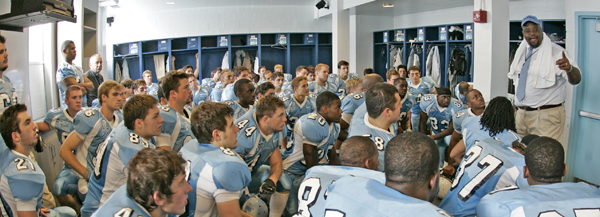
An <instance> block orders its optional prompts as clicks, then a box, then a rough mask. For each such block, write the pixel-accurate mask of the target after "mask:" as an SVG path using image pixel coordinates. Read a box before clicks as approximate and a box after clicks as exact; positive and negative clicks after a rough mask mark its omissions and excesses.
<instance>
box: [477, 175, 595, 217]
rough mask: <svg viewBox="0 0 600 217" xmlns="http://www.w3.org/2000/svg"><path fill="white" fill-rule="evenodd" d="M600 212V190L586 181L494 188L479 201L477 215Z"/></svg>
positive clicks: (571, 215) (574, 215) (567, 216)
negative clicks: (494, 189)
mask: <svg viewBox="0 0 600 217" xmlns="http://www.w3.org/2000/svg"><path fill="white" fill-rule="evenodd" d="M599 213H600V190H599V189H598V188H596V187H594V186H591V185H588V184H585V183H555V184H548V185H532V186H527V187H522V188H519V187H516V186H511V187H507V188H504V189H501V190H498V191H495V192H492V193H490V194H488V195H486V196H485V197H483V198H482V199H481V201H480V202H479V205H477V215H478V216H486V217H487V216H489V217H501V216H515V217H518V216H523V217H524V216H565V217H577V216H591V215H586V214H593V215H596V216H597V215H598V214H599Z"/></svg>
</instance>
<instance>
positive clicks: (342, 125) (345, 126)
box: [340, 118, 350, 132]
mask: <svg viewBox="0 0 600 217" xmlns="http://www.w3.org/2000/svg"><path fill="white" fill-rule="evenodd" d="M349 126H350V124H349V123H348V122H346V121H345V120H344V119H342V118H340V129H341V130H340V132H341V131H346V129H348V127H349Z"/></svg>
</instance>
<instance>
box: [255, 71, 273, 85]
mask: <svg viewBox="0 0 600 217" xmlns="http://www.w3.org/2000/svg"><path fill="white" fill-rule="evenodd" d="M262 75H263V76H262V78H263V79H262V80H260V81H259V82H258V83H259V84H262V83H265V82H269V83H271V82H272V79H273V72H272V71H271V70H265V71H264V72H263V73H262Z"/></svg>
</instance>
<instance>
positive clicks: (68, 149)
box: [55, 80, 125, 216]
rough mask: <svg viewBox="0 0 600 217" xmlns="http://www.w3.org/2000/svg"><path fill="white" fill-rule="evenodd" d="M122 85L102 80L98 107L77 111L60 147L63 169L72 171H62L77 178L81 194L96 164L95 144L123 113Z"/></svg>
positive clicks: (70, 176)
mask: <svg viewBox="0 0 600 217" xmlns="http://www.w3.org/2000/svg"><path fill="white" fill-rule="evenodd" d="M123 89H124V88H123V86H122V85H120V84H119V83H117V82H115V81H110V80H109V81H105V82H104V83H102V84H101V85H100V87H99V88H98V94H99V96H100V101H99V102H100V106H101V108H100V109H98V108H87V109H83V110H81V111H80V112H79V113H77V115H75V118H74V119H73V127H74V129H75V130H74V131H73V132H72V133H71V134H69V136H67V138H66V139H64V140H63V143H62V146H61V148H60V157H61V158H62V159H63V160H64V161H65V164H66V165H65V169H64V170H63V171H65V170H67V169H66V168H67V167H68V168H70V169H68V170H72V171H69V172H61V174H63V175H68V176H66V178H67V179H68V180H73V179H77V181H78V188H79V192H78V193H79V194H81V195H85V194H86V192H87V182H88V181H89V179H90V175H91V174H92V172H93V171H94V168H95V166H96V154H97V153H98V152H97V151H98V146H100V144H101V143H102V142H104V140H105V139H106V137H108V134H110V132H111V131H112V129H114V128H115V127H117V125H119V123H121V122H122V121H123V116H121V114H120V113H119V112H118V111H119V109H120V108H121V104H123V103H125V99H124V96H125V94H124V93H123ZM74 152H75V153H74ZM74 172H76V174H75V173H74ZM73 175H76V177H73ZM59 177H61V175H60V174H59ZM80 179H83V180H80ZM55 184H56V183H55ZM59 184H60V183H59ZM81 199H83V198H81ZM83 208H84V207H82V215H83V216H90V215H91V214H92V213H91V212H89V213H88V214H87V215H86V214H85V209H83Z"/></svg>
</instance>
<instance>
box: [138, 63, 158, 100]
mask: <svg viewBox="0 0 600 217" xmlns="http://www.w3.org/2000/svg"><path fill="white" fill-rule="evenodd" d="M142 77H143V78H144V81H145V82H146V93H148V95H150V96H153V97H154V98H156V99H157V100H158V84H157V83H152V72H151V71H150V70H146V71H144V72H143V73H142Z"/></svg>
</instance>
